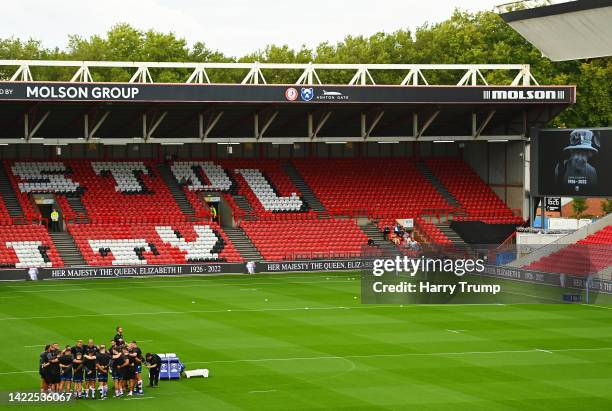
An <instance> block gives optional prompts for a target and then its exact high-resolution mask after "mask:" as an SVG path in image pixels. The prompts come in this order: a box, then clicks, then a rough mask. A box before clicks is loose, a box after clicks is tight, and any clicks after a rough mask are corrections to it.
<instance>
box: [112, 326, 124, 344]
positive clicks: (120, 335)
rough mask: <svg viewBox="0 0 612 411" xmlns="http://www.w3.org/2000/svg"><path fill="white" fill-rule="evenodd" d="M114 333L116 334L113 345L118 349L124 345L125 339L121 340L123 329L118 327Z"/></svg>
mask: <svg viewBox="0 0 612 411" xmlns="http://www.w3.org/2000/svg"><path fill="white" fill-rule="evenodd" d="M116 331H117V334H115V336H114V337H113V340H115V344H117V346H118V347H121V346H122V345H123V344H125V339H124V338H123V327H121V326H118V327H117V328H116Z"/></svg>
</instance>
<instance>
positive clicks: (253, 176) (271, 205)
mask: <svg viewBox="0 0 612 411" xmlns="http://www.w3.org/2000/svg"><path fill="white" fill-rule="evenodd" d="M236 174H240V175H242V177H243V178H244V180H245V181H246V182H247V184H248V185H249V187H251V190H253V193H255V196H256V197H257V199H258V200H259V202H260V203H261V205H262V206H263V207H264V209H266V210H268V211H300V210H301V208H302V200H301V199H300V198H299V197H298V196H297V194H296V193H291V195H290V196H289V197H279V196H278V195H276V193H275V192H274V190H272V186H271V185H270V183H268V180H266V179H265V177H264V176H263V174H261V171H259V170H257V169H255V168H239V169H237V170H236Z"/></svg>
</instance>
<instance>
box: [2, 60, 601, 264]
mask: <svg viewBox="0 0 612 411" xmlns="http://www.w3.org/2000/svg"><path fill="white" fill-rule="evenodd" d="M0 66H3V67H5V68H13V69H14V72H13V75H12V77H11V80H10V81H7V82H3V83H2V85H1V86H2V88H3V90H4V91H5V92H4V93H3V94H2V95H1V96H0V106H2V110H1V111H0V117H1V118H0V121H2V122H3V124H4V125H5V126H4V127H3V128H2V130H1V131H0V144H2V145H3V147H2V150H1V154H0V156H1V157H2V161H3V163H2V171H1V172H0V187H1V189H2V193H3V195H2V204H1V206H0V224H2V226H1V228H0V232H1V233H2V239H3V242H2V245H1V247H2V251H3V252H2V256H1V260H2V261H1V262H2V266H3V267H5V268H15V269H17V268H28V267H34V266H35V267H62V266H86V265H89V266H114V265H118V266H130V265H163V264H193V263H198V262H227V263H241V264H244V263H246V262H248V261H290V260H312V259H351V258H359V257H360V256H361V255H362V254H363V252H364V250H366V249H367V250H369V251H370V252H372V251H373V250H381V251H384V252H389V251H391V252H397V253H402V252H406V250H403V248H404V247H402V245H403V244H402V243H403V239H402V238H399V239H398V238H397V237H398V236H397V235H396V233H393V232H392V230H393V228H394V226H396V225H397V224H398V222H400V221H402V222H405V221H410V223H409V229H408V230H407V231H409V235H410V241H416V242H417V243H418V244H420V247H429V246H437V247H446V248H447V249H454V250H462V251H466V250H469V249H470V248H472V249H473V248H474V246H473V244H474V243H483V244H484V243H485V242H486V243H487V244H488V245H489V246H491V245H494V246H499V243H501V242H502V241H503V239H505V238H506V237H507V236H508V233H512V232H514V229H515V228H516V227H518V226H521V225H524V224H525V223H526V221H528V220H529V217H530V204H531V202H530V199H529V195H528V187H527V185H528V182H527V180H528V176H527V171H526V167H527V168H528V164H526V161H525V160H524V157H525V155H526V153H527V152H528V149H527V146H528V143H529V137H530V130H532V129H534V128H541V127H542V126H544V125H545V124H547V123H548V122H549V121H550V120H551V119H552V118H553V117H554V116H555V115H556V114H557V113H559V112H560V111H561V110H563V109H565V108H566V107H568V106H569V105H571V104H573V103H574V102H575V95H576V93H575V87H573V86H554V85H546V86H545V85H539V84H538V83H537V81H536V79H535V78H534V77H533V76H532V75H531V73H530V70H529V66H528V65H385V64H373V65H367V64H363V65H355V64H346V65H342V64H340V65H330V64H259V63H193V64H190V63H151V62H148V63H147V62H141V63H128V62H83V61H79V62H71V61H11V60H8V61H7V60H5V61H0ZM41 67H46V68H57V67H60V68H62V69H69V70H73V74H71V75H68V76H67V78H66V81H63V82H62V81H59V82H57V81H55V82H50V81H45V79H44V78H34V77H33V73H34V72H36V70H37V69H38V68H41ZM113 67H121V68H131V69H133V71H134V74H133V77H132V78H131V80H130V82H128V83H106V82H96V81H95V78H94V77H93V76H92V72H95V71H96V70H98V71H99V70H105V69H106V70H108V69H112V68H113ZM155 70H156V72H159V70H183V71H185V72H187V71H186V70H189V71H190V73H191V74H190V75H187V77H186V78H185V81H186V82H185V83H184V84H179V83H172V84H166V83H155V82H154V81H153V80H154V79H153V76H152V74H151V72H152V71H155ZM211 70H229V71H231V70H243V71H246V73H247V74H246V75H245V77H244V78H243V80H242V81H241V83H240V84H218V83H214V82H212V81H211V80H210V77H209V74H208V71H211ZM282 70H292V72H295V73H296V78H295V84H275V83H267V82H266V77H268V78H274V77H275V76H274V74H275V73H276V72H277V71H282ZM334 70H335V71H352V72H353V73H354V74H353V76H352V78H351V80H350V81H349V83H348V84H347V85H334V84H324V83H323V82H322V81H321V79H320V78H321V77H324V73H325V72H326V71H334ZM391 70H393V71H398V72H400V73H403V76H404V79H403V81H402V82H401V83H400V84H377V83H376V81H375V79H376V73H377V71H391ZM439 71H443V72H452V73H458V75H457V77H458V78H459V80H458V82H457V83H456V84H453V85H442V84H432V83H430V82H429V80H428V73H431V72H439ZM496 71H500V72H502V71H503V72H510V73H513V74H512V76H511V77H512V78H513V80H512V81H511V82H510V83H509V84H490V83H489V81H488V80H487V78H488V77H492V78H495V76H488V75H487V74H488V73H495V72H496ZM264 73H266V76H264ZM319 75H321V77H319ZM54 212H55V213H57V214H58V216H59V218H57V217H56V218H55V219H56V220H58V221H57V223H56V224H55V225H54V224H53V223H54V221H53V220H54V219H53V217H52V213H54ZM475 223H480V224H485V225H486V226H487V227H488V230H489V231H497V237H498V238H497V240H496V241H493V242H491V241H489V240H487V239H486V238H485V237H480V238H476V239H474V238H473V235H472V236H471V237H472V238H471V240H470V241H466V238H467V237H470V235H469V234H470V233H469V232H468V233H467V234H466V233H465V231H466V230H467V231H472V232H473V231H474V229H473V228H470V227H473V225H471V224H475ZM466 227H468V228H466ZM15 232H19V236H18V237H15V236H14V233H15ZM500 235H501V236H502V237H499V236H500ZM597 238H599V239H600V240H601V239H606V238H607V237H605V236H602V237H597ZM398 240H399V241H398ZM584 241H590V240H584ZM468 243H469V244H468ZM547 258H554V257H547ZM538 264H540V265H538ZM541 264H543V263H535V262H534V263H532V264H531V265H530V266H529V267H531V268H538V267H541Z"/></svg>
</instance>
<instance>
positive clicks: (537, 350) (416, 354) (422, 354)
mask: <svg viewBox="0 0 612 411" xmlns="http://www.w3.org/2000/svg"><path fill="white" fill-rule="evenodd" d="M608 350H612V347H595V348H555V349H550V350H543V349H540V348H532V349H526V350H498V351H456V352H410V353H397V354H363V355H359V354H356V355H345V356H341V355H325V356H320V357H288V358H254V359H238V360H210V361H188V362H185V363H183V364H225V363H227V364H231V363H243V362H272V361H316V360H349V359H359V358H387V357H388V358H397V357H427V356H449V355H495V354H529V353H531V354H533V353H540V352H544V353H556V352H574V351H608ZM37 372H38V370H34V371H9V372H0V375H13V374H30V373H37ZM137 398H138V397H137ZM137 398H136V399H137ZM139 398H143V399H144V398H147V399H148V398H155V397H139Z"/></svg>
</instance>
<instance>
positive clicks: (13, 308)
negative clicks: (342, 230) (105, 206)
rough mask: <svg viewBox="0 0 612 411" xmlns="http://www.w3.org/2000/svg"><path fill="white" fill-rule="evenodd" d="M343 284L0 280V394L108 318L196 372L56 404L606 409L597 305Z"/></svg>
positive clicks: (605, 340) (310, 280)
mask: <svg viewBox="0 0 612 411" xmlns="http://www.w3.org/2000/svg"><path fill="white" fill-rule="evenodd" d="M516 287H517V288H516V289H518V290H520V287H522V286H521V285H520V284H517V285H516ZM359 292H360V286H359V274H358V273H348V274H347V273H329V274H327V273H312V274H293V275H257V276H250V277H248V276H220V277H182V278H148V279H107V280H80V281H56V282H50V281H44V282H39V283H31V282H28V283H25V282H23V283H2V284H0V327H1V328H0V329H1V330H2V332H1V335H2V354H1V355H0V390H1V391H3V392H2V395H4V396H6V392H7V391H17V390H35V389H37V387H38V385H39V377H38V374H37V372H36V368H37V361H38V354H39V352H40V351H41V350H42V345H43V344H45V343H49V342H58V343H60V345H64V344H68V343H70V344H73V343H74V342H75V340H76V339H78V338H82V339H87V338H90V337H92V338H94V339H95V341H96V343H100V342H105V343H108V341H109V340H110V339H111V338H112V336H113V335H114V328H115V326H117V325H122V326H123V327H124V330H125V336H126V338H127V339H129V340H131V339H136V340H137V341H138V342H139V343H140V346H141V347H142V349H143V351H144V352H147V351H155V352H176V353H177V354H178V355H179V356H180V358H181V360H182V361H183V362H184V363H185V365H186V366H187V367H188V368H208V369H210V372H211V376H210V378H208V379H201V378H200V379H189V380H186V379H183V380H181V381H170V382H167V381H162V382H160V386H159V388H157V389H147V390H145V395H144V396H143V397H142V398H141V397H135V398H134V399H119V400H117V399H112V398H109V399H108V400H106V401H99V400H96V401H92V400H80V401H79V402H77V403H76V404H72V405H70V406H69V407H71V408H69V409H100V410H102V409H109V410H110V409H121V410H126V409H147V410H156V409H160V410H162V409H166V410H174V411H179V410H181V411H182V410H194V409H208V410H238V409H260V410H300V409H345V410H374V409H397V410H453V411H455V410H470V411H473V410H487V411H489V410H548V409H551V410H606V409H608V410H609V409H612V390H611V389H610V387H612V306H605V305H603V303H604V301H602V300H601V299H600V300H599V301H598V302H597V305H590V306H587V305H578V304H573V305H569V304H567V305H564V304H557V305H553V304H548V305H544V304H539V305H538V304H530V305H525V304H521V305H512V304H507V305H484V306H475V305H452V306H451V305H448V306H439V305H438V306H434V305H428V306H414V305H411V306H403V307H400V306H380V305H362V304H361V303H360V299H359ZM145 381H146V377H145ZM4 407H5V408H9V406H4ZM14 408H16V407H14ZM29 408H33V407H29ZM40 408H43V409H48V408H58V406H44V407H40Z"/></svg>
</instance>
